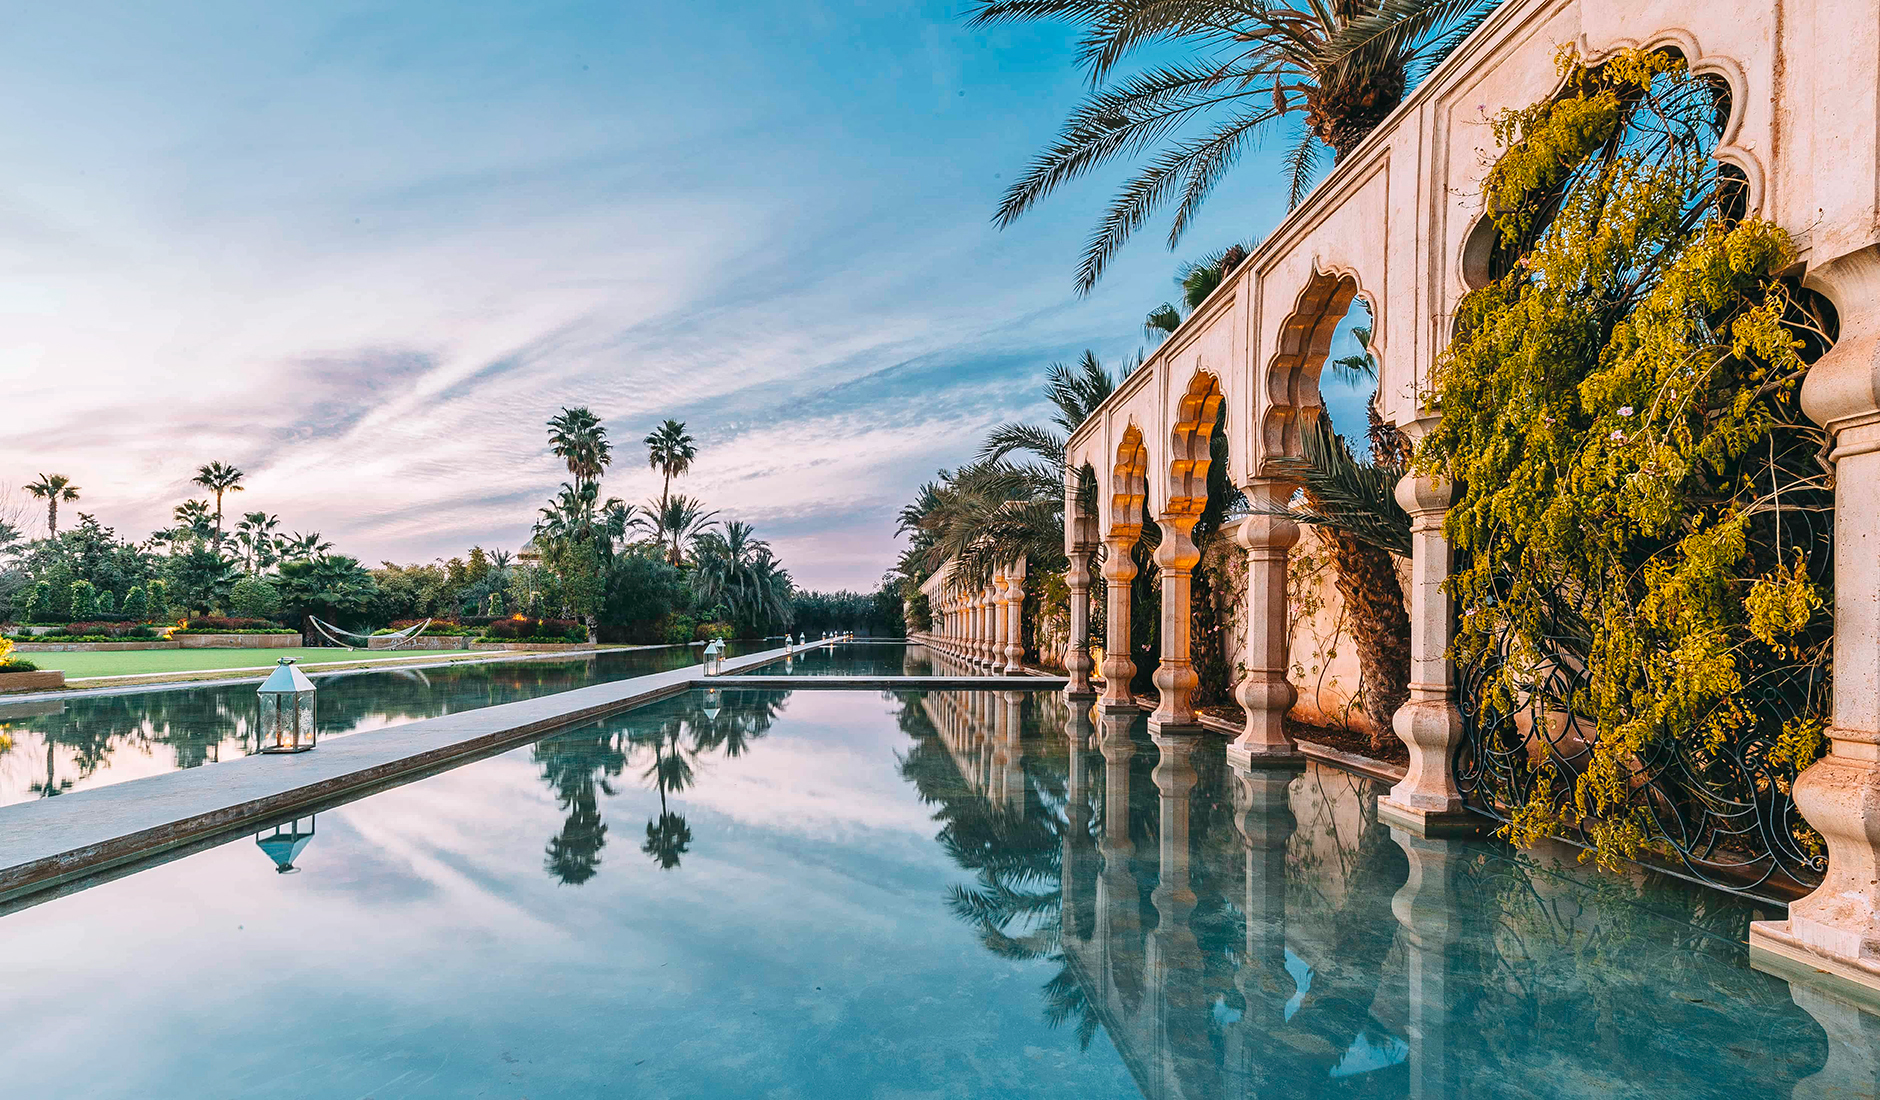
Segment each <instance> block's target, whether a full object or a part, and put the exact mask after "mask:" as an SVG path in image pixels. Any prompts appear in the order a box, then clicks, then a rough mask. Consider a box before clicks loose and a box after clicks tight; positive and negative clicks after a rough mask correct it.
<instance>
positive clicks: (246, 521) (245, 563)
mask: <svg viewBox="0 0 1880 1100" xmlns="http://www.w3.org/2000/svg"><path fill="white" fill-rule="evenodd" d="M280 526H281V517H280V516H271V515H269V514H267V513H266V512H249V513H247V514H246V515H244V516H242V518H241V522H239V523H237V524H236V525H235V531H236V534H235V541H236V543H237V544H238V545H240V546H241V548H242V568H243V569H245V570H246V571H248V572H250V573H256V572H259V571H261V570H263V569H266V568H267V567H268V566H270V565H273V564H274V560H275V554H276V552H277V549H276V548H277V542H276V539H275V535H274V532H275V531H276V530H277V529H279V527H280Z"/></svg>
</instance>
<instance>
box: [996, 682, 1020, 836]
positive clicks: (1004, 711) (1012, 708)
mask: <svg viewBox="0 0 1880 1100" xmlns="http://www.w3.org/2000/svg"><path fill="white" fill-rule="evenodd" d="M1024 707H1025V694H1024V692H1020V691H1001V692H999V720H1000V721H1001V722H1002V723H1003V724H1004V726H1005V746H1004V747H1005V754H1004V755H1005V776H1004V781H1003V782H1004V787H1005V805H1006V807H1007V808H1008V809H1010V810H1011V811H1012V814H1013V816H1015V817H1024V816H1025V740H1024V737H1025V712H1024Z"/></svg>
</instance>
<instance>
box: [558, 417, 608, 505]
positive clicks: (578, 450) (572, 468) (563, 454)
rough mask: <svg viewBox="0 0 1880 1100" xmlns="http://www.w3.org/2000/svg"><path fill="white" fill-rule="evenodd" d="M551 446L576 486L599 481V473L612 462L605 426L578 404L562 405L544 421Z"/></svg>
mask: <svg viewBox="0 0 1880 1100" xmlns="http://www.w3.org/2000/svg"><path fill="white" fill-rule="evenodd" d="M548 442H549V447H550V449H551V450H553V451H554V452H555V454H556V455H557V456H559V457H560V458H562V459H563V460H564V461H566V462H567V463H568V472H569V473H570V474H572V475H573V476H574V481H575V484H576V485H577V486H581V485H591V484H594V483H596V482H598V481H600V477H601V474H602V473H603V472H604V471H605V470H606V469H607V466H608V464H609V463H611V462H613V460H614V456H613V449H612V446H611V445H610V444H609V443H608V442H607V427H606V425H604V424H602V423H601V421H600V418H599V417H597V416H595V415H594V414H593V413H592V412H590V411H588V408H587V406H585V405H579V406H575V407H573V408H564V409H562V410H561V412H560V413H559V414H558V415H556V416H555V417H553V418H551V419H550V420H549V422H548Z"/></svg>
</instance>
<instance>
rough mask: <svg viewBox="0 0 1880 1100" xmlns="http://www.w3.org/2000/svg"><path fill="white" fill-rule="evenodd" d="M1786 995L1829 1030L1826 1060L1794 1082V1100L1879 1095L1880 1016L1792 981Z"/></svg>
mask: <svg viewBox="0 0 1880 1100" xmlns="http://www.w3.org/2000/svg"><path fill="white" fill-rule="evenodd" d="M1789 996H1790V997H1791V998H1793V999H1794V1001H1795V1004H1796V1006H1797V1007H1799V1008H1801V1009H1802V1010H1803V1011H1804V1012H1807V1013H1808V1014H1809V1015H1810V1016H1813V1017H1814V1018H1815V1022H1816V1023H1818V1024H1820V1025H1821V1029H1822V1030H1823V1031H1825V1032H1827V1033H1828V1062H1827V1064H1826V1065H1824V1066H1822V1067H1821V1069H1820V1070H1818V1071H1817V1072H1815V1073H1813V1074H1810V1075H1809V1076H1807V1077H1804V1078H1802V1079H1801V1080H1800V1081H1797V1082H1795V1088H1794V1090H1793V1091H1792V1092H1790V1093H1789V1095H1790V1096H1792V1097H1794V1100H1816V1098H1818V1097H1819V1098H1820V1100H1828V1098H1830V1097H1837V1098H1838V1097H1853V1096H1880V1016H1874V1015H1873V1014H1872V1013H1870V1012H1866V1011H1863V1010H1861V1009H1860V1008H1858V1007H1856V1006H1855V1005H1854V1004H1852V1003H1851V1002H1849V1001H1844V1000H1842V999H1841V998H1839V997H1836V996H1834V995H1833V994H1831V993H1828V992H1825V991H1823V990H1821V989H1819V988H1816V987H1814V986H1808V985H1800V984H1797V985H1792V986H1790V987H1789Z"/></svg>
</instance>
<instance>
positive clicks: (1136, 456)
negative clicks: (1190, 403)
mask: <svg viewBox="0 0 1880 1100" xmlns="http://www.w3.org/2000/svg"><path fill="white" fill-rule="evenodd" d="M1148 469H1149V448H1148V447H1146V446H1144V445H1143V441H1142V429H1140V428H1138V427H1136V425H1135V424H1134V423H1132V424H1130V425H1129V427H1127V428H1125V429H1124V430H1123V441H1122V442H1121V443H1119V444H1117V446H1116V462H1115V464H1114V465H1113V466H1112V467H1111V469H1110V530H1109V532H1108V536H1109V537H1110V538H1122V539H1133V538H1137V537H1139V536H1141V534H1142V520H1143V508H1144V505H1145V503H1146V502H1147V500H1148V480H1147V478H1146V476H1145V475H1146V474H1147V472H1148Z"/></svg>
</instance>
